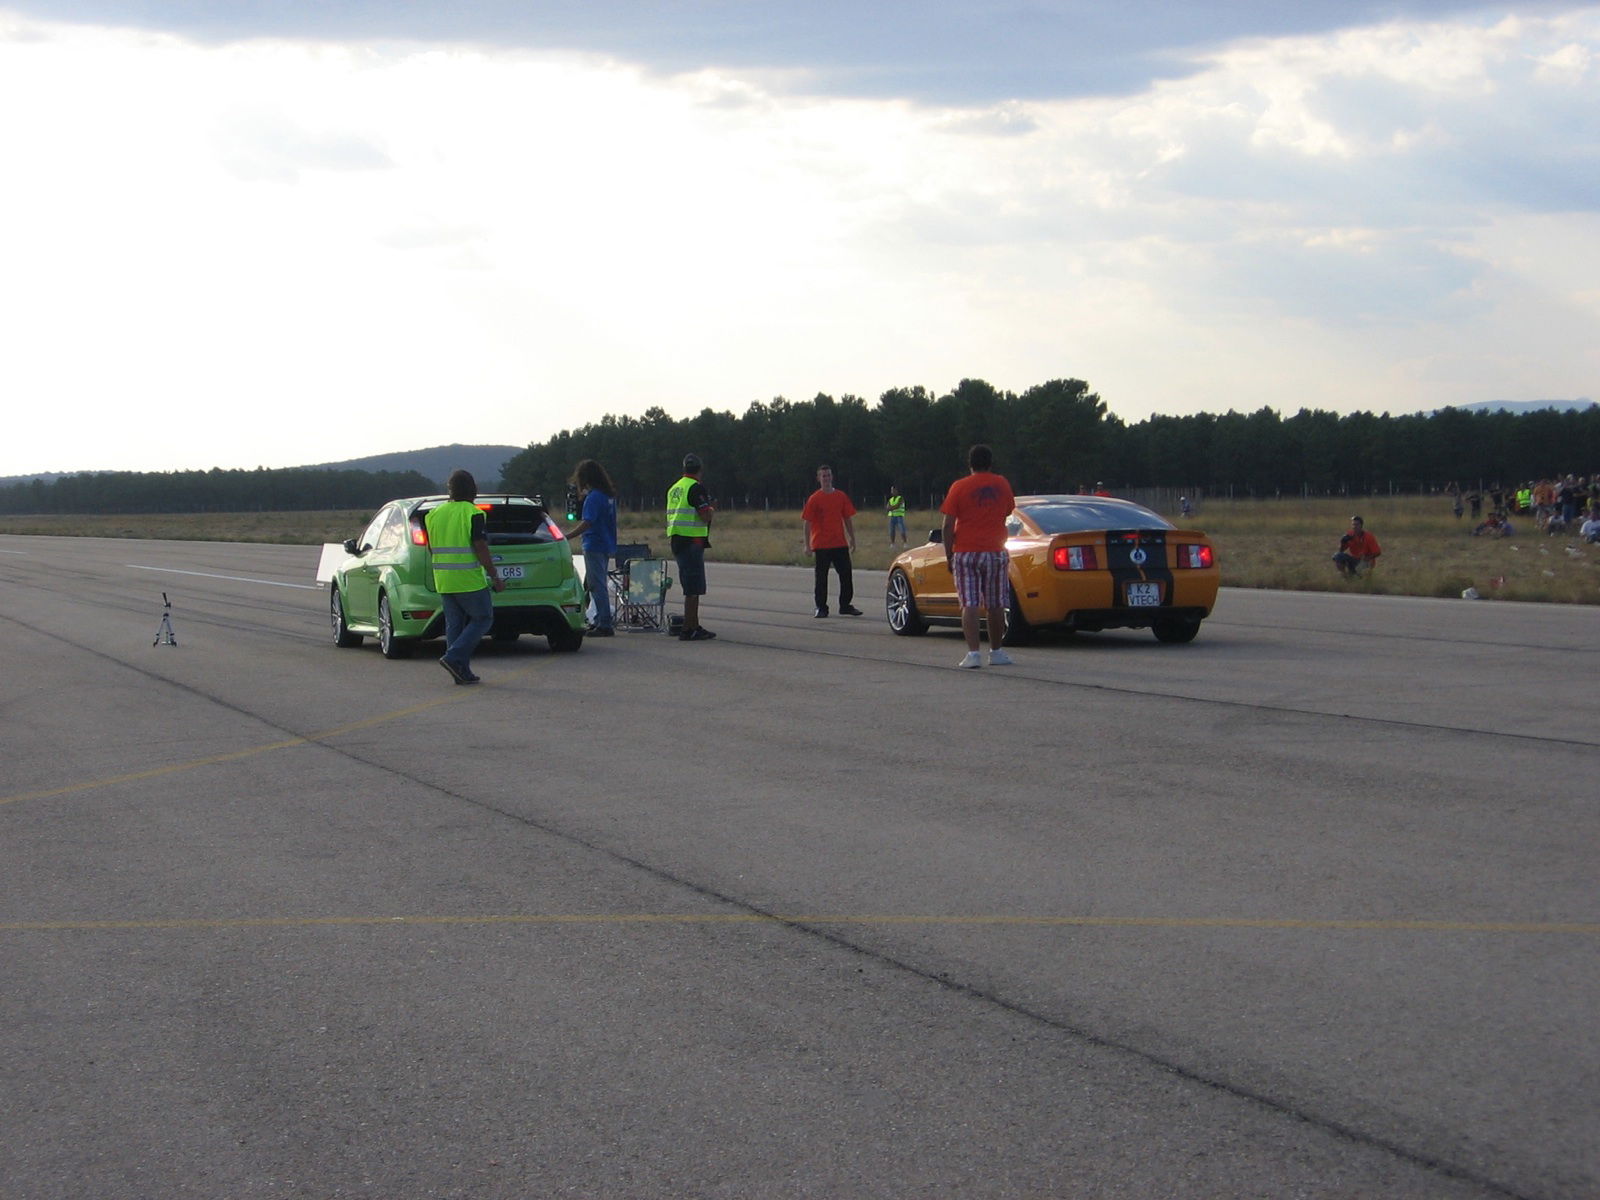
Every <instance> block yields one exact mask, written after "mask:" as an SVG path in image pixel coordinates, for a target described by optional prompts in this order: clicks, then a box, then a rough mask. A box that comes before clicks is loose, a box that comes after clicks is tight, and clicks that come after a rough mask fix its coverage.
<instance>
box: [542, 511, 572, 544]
mask: <svg viewBox="0 0 1600 1200" xmlns="http://www.w3.org/2000/svg"><path fill="white" fill-rule="evenodd" d="M544 527H545V528H546V529H548V530H549V531H550V536H551V537H553V538H555V540H556V541H558V542H564V541H566V540H567V535H566V534H564V533H562V532H561V526H559V525H557V524H556V523H555V522H554V521H552V520H551V519H550V518H549V517H546V518H545V519H544Z"/></svg>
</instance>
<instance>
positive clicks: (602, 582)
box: [583, 546, 611, 629]
mask: <svg viewBox="0 0 1600 1200" xmlns="http://www.w3.org/2000/svg"><path fill="white" fill-rule="evenodd" d="M610 563H611V555H610V554H609V553H608V552H606V551H604V550H591V549H589V547H587V546H585V547H584V548H583V586H584V587H586V588H587V589H589V596H590V598H591V599H593V600H594V627H595V628H596V629H610V628H611V589H610V587H609V586H608V585H607V580H606V568H607V567H608V566H609V565H610Z"/></svg>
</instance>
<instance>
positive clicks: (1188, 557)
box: [1178, 542, 1217, 568]
mask: <svg viewBox="0 0 1600 1200" xmlns="http://www.w3.org/2000/svg"><path fill="white" fill-rule="evenodd" d="M1216 562H1217V556H1216V555H1215V554H1214V553H1213V552H1212V549H1211V547H1210V546H1201V545H1196V544H1195V543H1193V542H1189V543H1186V544H1184V545H1181V546H1179V547H1178V565H1179V566H1180V567H1196V568H1199V567H1212V566H1215V565H1216Z"/></svg>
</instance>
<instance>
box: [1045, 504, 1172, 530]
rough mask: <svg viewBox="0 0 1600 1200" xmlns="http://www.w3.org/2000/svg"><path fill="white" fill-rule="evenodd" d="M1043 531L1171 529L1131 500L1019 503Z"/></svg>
mask: <svg viewBox="0 0 1600 1200" xmlns="http://www.w3.org/2000/svg"><path fill="white" fill-rule="evenodd" d="M1020 507H1021V510H1022V511H1023V512H1025V513H1027V514H1028V519H1029V520H1030V521H1032V522H1033V523H1034V524H1035V525H1037V526H1038V527H1039V528H1040V529H1041V530H1043V531H1044V532H1045V533H1085V532H1087V531H1089V530H1092V529H1173V528H1176V526H1174V525H1173V524H1172V523H1171V522H1170V521H1167V520H1166V519H1165V518H1164V517H1162V516H1160V515H1159V514H1157V513H1153V512H1151V511H1150V510H1149V509H1148V508H1145V507H1144V506H1143V505H1142V504H1134V503H1133V502H1132V501H1131V500H1107V499H1104V498H1101V497H1096V496H1083V497H1063V498H1062V499H1061V500H1060V501H1058V502H1054V503H1052V502H1049V501H1046V502H1044V503H1040V504H1027V505H1022V506H1020Z"/></svg>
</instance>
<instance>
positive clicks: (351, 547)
mask: <svg viewBox="0 0 1600 1200" xmlns="http://www.w3.org/2000/svg"><path fill="white" fill-rule="evenodd" d="M344 552H345V553H346V554H360V553H361V551H360V550H358V549H357V548H356V540H355V538H345V540H344Z"/></svg>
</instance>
